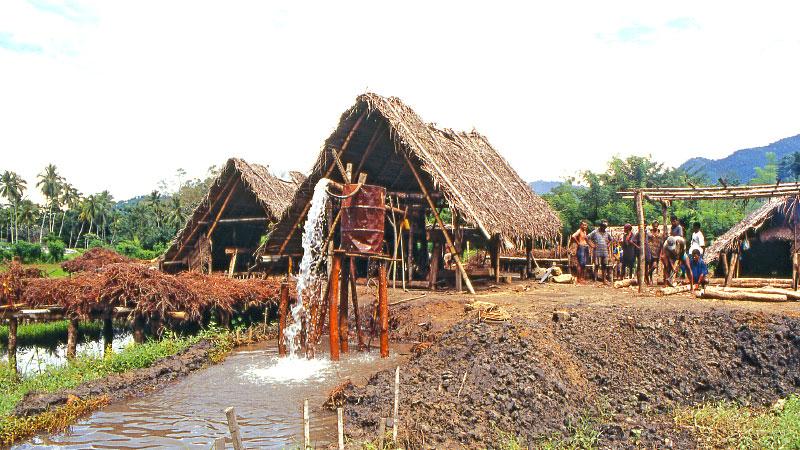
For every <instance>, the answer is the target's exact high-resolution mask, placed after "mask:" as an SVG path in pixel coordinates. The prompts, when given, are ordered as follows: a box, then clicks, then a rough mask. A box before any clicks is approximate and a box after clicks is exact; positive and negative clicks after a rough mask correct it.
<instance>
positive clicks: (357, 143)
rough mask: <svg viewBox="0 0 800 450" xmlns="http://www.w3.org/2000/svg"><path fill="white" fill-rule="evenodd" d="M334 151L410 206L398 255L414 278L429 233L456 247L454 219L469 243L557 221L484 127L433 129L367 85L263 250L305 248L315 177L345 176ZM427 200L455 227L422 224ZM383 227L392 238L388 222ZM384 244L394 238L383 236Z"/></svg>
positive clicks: (533, 234)
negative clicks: (471, 238)
mask: <svg viewBox="0 0 800 450" xmlns="http://www.w3.org/2000/svg"><path fill="white" fill-rule="evenodd" d="M334 155H339V158H340V159H341V162H342V163H343V164H344V165H346V164H352V166H353V169H354V170H353V179H354V180H355V179H356V178H357V177H358V175H359V174H361V173H366V174H367V175H368V179H367V183H368V184H372V185H380V186H382V187H385V188H386V190H387V193H388V197H389V198H390V199H394V202H395V205H396V206H399V209H404V210H407V211H408V213H407V214H408V217H407V219H408V224H409V227H408V228H410V229H408V230H405V229H404V230H405V231H404V233H406V235H405V236H404V237H403V242H404V247H407V248H409V249H411V251H410V252H409V251H406V252H405V255H404V257H405V258H407V260H408V262H409V263H410V264H407V270H408V272H409V273H410V274H411V275H412V276H413V277H415V278H417V277H424V276H425V274H426V273H427V272H428V265H429V261H428V254H429V246H428V242H429V238H430V239H436V236H442V238H444V234H445V233H446V234H448V235H449V236H452V237H453V240H454V241H456V244H455V246H456V247H457V248H458V250H459V251H461V252H463V250H464V245H463V244H464V241H463V237H462V236H463V234H464V233H463V232H460V230H459V228H461V229H468V228H472V229H474V230H476V231H477V233H476V235H477V237H478V239H480V240H482V242H473V245H483V244H488V243H489V242H496V243H498V246H499V243H503V242H510V243H513V244H514V245H517V246H522V247H525V245H526V243H527V244H528V247H530V242H531V240H532V239H534V238H537V239H548V240H552V239H555V238H556V237H557V235H558V232H559V230H560V227H561V221H560V219H559V216H558V214H557V213H556V212H555V211H554V210H553V209H552V208H551V207H550V206H549V205H548V204H547V203H546V202H545V201H544V200H543V199H542V198H540V197H539V196H537V195H536V194H535V193H534V192H533V191H532V190H531V188H530V187H529V186H528V185H527V184H526V183H525V182H524V181H523V180H522V179H521V178H520V176H519V175H518V174H517V172H516V171H514V169H513V168H512V167H511V165H510V164H509V163H508V161H506V160H505V159H504V158H503V157H502V156H501V155H500V154H499V153H498V152H497V151H496V150H495V149H494V148H493V147H492V145H491V144H490V143H489V141H488V140H487V139H486V138H485V137H484V136H482V135H480V134H479V133H477V132H476V131H471V132H462V131H454V130H451V129H442V128H438V127H436V126H434V125H432V124H428V123H425V122H423V121H422V119H421V118H420V116H418V115H417V114H416V113H415V112H414V111H413V110H412V109H411V108H409V107H408V106H407V105H405V104H404V103H403V102H402V101H401V100H400V99H398V98H395V97H382V96H379V95H376V94H373V93H367V94H363V95H360V96H359V97H358V98H357V99H356V102H355V104H354V105H353V106H352V107H351V108H350V109H348V110H347V111H345V112H344V114H342V116H341V118H340V120H339V124H338V126H337V127H336V129H335V130H334V132H333V133H332V134H331V135H330V137H328V139H327V140H326V141H325V144H324V146H323V149H322V151H321V152H320V154H319V157H318V158H317V161H316V163H315V164H314V167H313V169H312V170H311V173H310V175H309V176H308V178H307V179H306V180H305V181H304V182H303V183H302V184H301V185H300V187H299V188H298V190H297V192H296V193H295V195H294V198H293V199H292V202H291V206H290V207H289V208H287V210H286V212H285V214H284V215H283V217H282V218H281V220H280V221H279V222H278V224H277V225H276V226H275V229H274V231H273V232H272V233H271V234H270V237H269V239H268V240H267V242H266V243H265V245H264V246H263V254H264V255H269V256H271V257H272V258H275V257H277V256H287V255H289V256H293V257H298V256H300V255H302V252H303V249H302V246H301V235H302V224H303V223H304V220H305V216H306V213H307V211H308V207H309V204H310V201H311V198H312V194H313V190H314V186H315V185H316V184H317V182H318V181H319V180H320V179H321V178H323V177H325V178H330V179H332V180H334V181H337V182H342V181H343V176H342V173H341V170H339V169H337V168H336V167H337V164H336V163H335V161H334ZM426 192H427V193H429V195H426ZM431 202H432V203H433V204H434V205H435V207H436V209H437V210H442V209H443V208H447V209H449V210H450V212H452V217H453V219H451V220H449V224H448V225H455V226H454V229H451V230H445V233H442V232H437V233H431V232H430V231H428V232H427V233H426V227H425V225H426V218H427V220H428V222H429V223H430V221H431V220H432V219H433V216H432V210H431V208H430V206H431ZM445 228H448V227H445ZM386 236H387V239H393V238H392V231H390V230H388V228H387V233H386ZM436 240H438V239H436ZM436 240H434V242H433V249H434V250H433V251H432V252H431V253H432V254H433V255H434V256H435V257H437V258H438V256H439V254H440V253H443V252H446V251H447V250H445V248H447V245H446V243H441V242H436ZM387 248H392V244H391V243H387ZM409 253H410V255H409ZM434 272H435V271H434Z"/></svg>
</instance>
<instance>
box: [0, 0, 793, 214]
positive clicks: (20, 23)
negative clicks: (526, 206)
mask: <svg viewBox="0 0 800 450" xmlns="http://www.w3.org/2000/svg"><path fill="white" fill-rule="evenodd" d="M344 3H345V2H331V1H325V2H319V3H316V2H314V3H306V2H297V1H291V2H290V1H285V2H284V1H273V2H266V1H258V2H256V1H253V2H249V1H198V0H187V1H166V0H159V1H143V0H136V1H133V0H131V1H127V2H119V1H110V0H104V1H96V2H92V1H82V0H71V1H56V0H29V1H17V0H3V1H2V2H0V152H1V154H2V158H0V170H14V171H17V172H19V173H21V174H22V175H23V176H24V177H25V178H26V179H28V183H29V185H31V186H32V185H33V184H34V183H35V176H36V174H37V173H39V172H40V171H41V169H42V168H43V167H44V166H45V165H46V164H47V163H51V162H52V163H54V164H56V165H57V166H58V168H59V169H60V171H61V172H62V174H63V175H64V176H65V177H66V178H67V179H68V180H69V181H70V182H72V183H73V184H74V185H75V186H76V187H77V188H78V189H79V190H80V191H82V192H83V193H85V194H88V193H92V192H96V191H100V190H103V189H109V190H110V191H111V192H112V194H113V195H114V196H115V197H116V198H118V199H124V198H128V197H131V196H133V195H136V194H141V193H146V192H149V191H150V190H151V189H153V188H155V187H156V186H157V184H158V182H159V180H161V179H170V178H171V177H173V174H174V173H175V170H176V169H177V168H183V169H185V170H186V171H187V173H188V174H189V175H190V176H202V175H203V174H204V173H205V170H206V168H207V167H208V166H210V165H212V164H221V163H222V162H224V161H225V160H226V159H227V158H228V157H230V156H240V157H243V158H245V159H247V160H252V161H254V162H260V163H264V164H268V165H270V166H271V167H272V169H273V170H274V171H282V170H286V169H299V170H302V171H307V170H308V169H309V168H310V165H311V164H312V162H313V158H314V157H315V155H316V154H317V152H318V151H319V149H320V146H321V144H322V142H323V141H324V139H325V138H326V137H327V136H328V135H329V134H330V132H331V130H332V129H333V127H334V126H335V125H336V123H337V120H338V118H339V115H340V114H341V113H342V112H343V111H344V110H346V109H347V108H349V107H350V106H351V105H352V103H353V101H354V99H355V98H356V96H357V95H358V94H360V93H362V92H364V91H367V90H369V91H374V92H377V93H379V94H381V95H386V96H398V97H400V98H402V99H403V100H404V101H405V102H407V103H408V104H409V105H410V106H411V107H412V108H414V109H415V110H416V111H417V112H418V113H419V114H420V115H421V116H422V118H423V119H424V120H426V121H430V122H436V123H438V124H439V125H441V126H446V127H452V128H459V129H466V130H469V129H472V128H473V127H475V128H476V129H478V130H479V131H480V132H481V133H483V134H484V135H486V136H487V137H488V138H489V140H490V141H491V142H492V143H493V144H494V146H495V147H496V148H497V149H498V150H499V151H500V152H501V153H502V154H503V155H504V156H505V157H506V158H507V159H508V160H510V161H511V163H512V165H513V166H514V167H515V168H516V169H517V170H518V171H519V172H520V174H521V175H522V177H523V178H525V179H527V180H534V179H551V180H552V179H559V178H562V177H564V176H567V175H572V174H574V173H575V172H577V171H579V170H582V169H592V170H601V169H602V168H603V166H604V163H605V162H606V161H607V160H608V158H609V157H610V156H611V155H613V154H618V155H623V156H625V155H630V154H643V155H644V154H651V155H653V156H654V157H655V158H657V159H659V160H662V161H665V162H667V163H668V164H670V165H678V164H680V163H681V162H683V161H684V160H685V159H687V158H689V157H693V156H707V157H714V158H719V157H723V156H725V155H727V154H728V153H730V152H731V151H733V150H736V149H739V148H745V147H752V146H759V145H765V144H768V143H770V142H773V141H775V140H778V139H780V138H783V137H787V136H791V135H795V134H798V133H800V122H798V106H799V105H800V88H798V86H799V85H800V58H799V57H798V56H800V27H798V26H797V19H798V17H800V11H798V9H800V8H798V6H796V5H800V4H799V3H798V2H752V1H749V2H731V1H724V2H705V1H704V2H697V1H690V2H676V1H670V2H659V4H658V5H656V4H655V2H643V1H630V2H615V1H604V2H598V1H596V0H592V1H586V2H579V1H566V2H552V1H549V2H538V4H531V5H528V6H520V5H517V4H516V3H503V2H497V1H493V2H486V1H483V2H478V3H475V4H472V3H469V2H464V1H458V2H430V1H428V2H419V3H417V2H374V1H371V2H363V3H355V2H348V3H347V5H344ZM520 3H522V2H520ZM32 197H33V198H34V199H38V198H39V197H38V196H36V195H32Z"/></svg>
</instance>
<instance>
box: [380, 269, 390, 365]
mask: <svg viewBox="0 0 800 450" xmlns="http://www.w3.org/2000/svg"><path fill="white" fill-rule="evenodd" d="M378 311H379V314H380V324H381V358H388V357H389V290H388V286H387V283H386V262H384V261H381V263H380V268H379V270H378Z"/></svg>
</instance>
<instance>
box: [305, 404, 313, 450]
mask: <svg viewBox="0 0 800 450" xmlns="http://www.w3.org/2000/svg"><path fill="white" fill-rule="evenodd" d="M303 448H306V449H309V448H311V421H310V420H309V417H308V399H306V400H303Z"/></svg>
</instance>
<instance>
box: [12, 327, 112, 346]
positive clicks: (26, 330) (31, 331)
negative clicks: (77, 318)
mask: <svg viewBox="0 0 800 450" xmlns="http://www.w3.org/2000/svg"><path fill="white" fill-rule="evenodd" d="M102 332H103V323H102V322H100V321H92V322H80V324H78V333H79V334H80V335H83V336H87V337H91V338H98V337H100V336H101V335H102ZM66 340H67V321H66V320H59V321H57V322H46V323H23V324H20V325H19V327H18V328H17V345H18V346H28V345H38V346H40V347H47V348H52V347H54V346H56V345H58V343H59V342H66ZM0 344H2V345H6V344H8V326H7V325H0Z"/></svg>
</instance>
